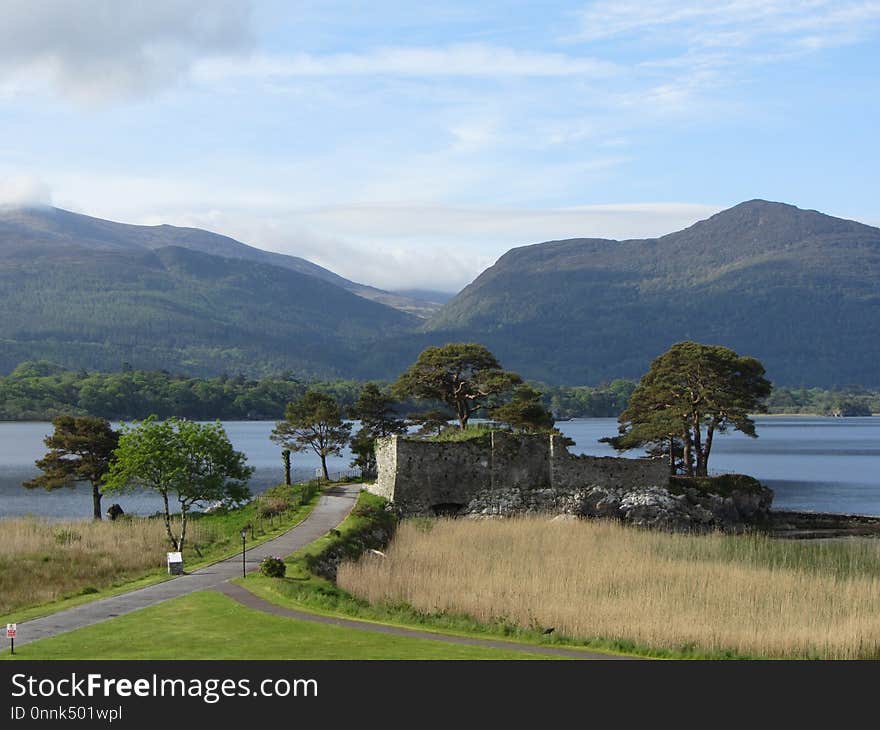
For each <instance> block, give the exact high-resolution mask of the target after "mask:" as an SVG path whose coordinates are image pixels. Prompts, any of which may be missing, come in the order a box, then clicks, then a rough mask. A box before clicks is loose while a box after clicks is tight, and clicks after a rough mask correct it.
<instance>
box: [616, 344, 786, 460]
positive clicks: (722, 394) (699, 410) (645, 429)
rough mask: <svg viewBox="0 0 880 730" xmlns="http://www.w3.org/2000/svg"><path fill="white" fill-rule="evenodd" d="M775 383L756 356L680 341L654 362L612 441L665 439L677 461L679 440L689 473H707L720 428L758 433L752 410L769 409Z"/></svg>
mask: <svg viewBox="0 0 880 730" xmlns="http://www.w3.org/2000/svg"><path fill="white" fill-rule="evenodd" d="M771 387H772V386H771V384H770V381H769V380H767V379H766V378H765V377H764V366H763V365H762V364H761V363H760V361H758V360H757V359H755V358H753V357H745V356H741V355H738V354H737V353H736V352H734V351H733V350H731V349H729V348H727V347H721V346H720V345H703V344H700V343H698V342H689V341H688V342H679V343H677V344H675V345H673V346H672V347H671V348H669V350H668V351H666V352H665V353H663V354H662V355H660V356H659V357H657V358H656V359H655V360H654V361H653V362H652V363H651V367H650V369H649V371H648V372H647V373H646V374H645V375H644V376H643V377H642V379H641V380H640V381H639V384H638V385H637V386H636V389H635V390H634V391H633V394H632V395H631V396H630V400H629V404H628V405H627V408H626V410H625V411H624V412H623V413H621V414H620V417H619V418H618V421H619V423H620V427H619V437H618V438H617V439H614V440H612V441H613V442H615V445H617V446H618V447H619V448H634V447H636V446H644V445H646V444H650V445H653V446H655V447H656V446H657V445H658V444H663V443H665V444H667V447H666V448H668V449H669V451H668V452H667V453H669V455H670V463H671V464H672V465H674V463H675V451H676V442H679V443H680V446H681V453H682V468H683V470H684V472H685V473H686V474H687V475H689V476H706V475H707V474H708V467H709V456H710V454H711V451H712V443H713V438H714V436H715V434H716V433H723V432H724V431H726V430H727V429H728V428H733V429H735V430H737V431H741V432H742V433H744V434H745V435H746V436H750V437H752V438H755V437H757V433H756V432H755V423H754V421H753V420H752V419H751V418H750V414H752V413H756V412H761V411H763V410H764V400H765V399H766V398H767V397H768V396H769V395H770V391H771Z"/></svg>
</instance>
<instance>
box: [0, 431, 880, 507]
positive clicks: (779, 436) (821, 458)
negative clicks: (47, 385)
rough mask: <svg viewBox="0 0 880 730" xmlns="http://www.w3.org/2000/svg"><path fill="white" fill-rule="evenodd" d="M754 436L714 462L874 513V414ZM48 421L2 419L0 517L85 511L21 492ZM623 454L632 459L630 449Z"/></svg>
mask: <svg viewBox="0 0 880 730" xmlns="http://www.w3.org/2000/svg"><path fill="white" fill-rule="evenodd" d="M756 422H757V424H758V434H759V438H757V439H750V438H747V437H746V436H743V435H742V434H739V433H731V434H725V435H723V436H719V437H716V440H715V445H714V447H713V450H712V457H711V460H710V467H711V469H712V471H715V472H718V471H732V472H741V473H744V474H751V475H752V476H754V477H757V478H758V479H760V480H761V481H762V482H764V483H765V484H766V485H767V486H769V487H771V488H772V489H773V490H774V491H775V493H776V496H775V499H774V501H773V505H774V507H776V508H777V509H795V510H812V511H817V512H843V513H858V514H871V515H880V418H805V417H779V416H774V417H763V418H757V419H756ZM223 425H224V427H225V428H226V431H227V433H228V435H229V438H230V440H231V441H232V443H233V445H234V446H235V448H236V449H238V450H239V451H243V452H244V453H245V454H247V457H248V463H249V464H250V465H251V466H253V467H255V469H256V471H255V472H254V476H253V478H252V480H251V489H252V491H253V492H255V493H258V492H260V491H262V490H263V489H265V488H267V487H269V486H271V485H273V484H277V483H279V482H280V481H282V479H283V467H282V463H281V452H280V449H279V447H278V446H277V445H276V444H274V443H273V442H272V441H270V440H269V433H270V432H271V431H272V428H273V427H274V425H275V424H274V422H269V421H227V422H225V423H224V424H223ZM558 426H559V428H560V430H562V431H563V433H565V434H566V435H567V436H570V437H571V438H572V439H574V441H575V444H576V445H575V446H574V447H572V449H571V451H572V452H574V453H582V454H590V455H593V456H614V455H615V452H614V451H613V449H611V448H610V447H609V446H607V445H606V444H600V443H598V439H599V438H601V437H603V436H610V435H614V434H615V433H616V431H617V422H616V421H615V420H614V419H612V418H581V419H574V420H572V421H564V422H561V423H559V424H558ZM51 430H52V426H51V424H49V423H42V422H40V423H34V422H29V423H10V422H4V423H0V517H8V516H15V515H26V514H34V515H40V516H45V517H50V518H55V519H58V518H64V517H70V518H88V517H90V516H91V504H92V503H91V497H90V491H89V488H88V487H87V486H80V487H77V488H75V489H60V490H56V491H53V492H46V491H43V490H27V489H24V488H23V487H22V486H21V483H22V482H23V481H24V480H25V479H29V478H31V477H32V476H34V475H35V474H36V473H37V470H36V468H35V467H34V461H35V460H36V459H38V458H40V457H41V456H43V454H44V453H45V447H44V446H43V438H44V437H45V436H46V435H47V434H48V433H50V432H51ZM627 455H628V456H632V457H635V456H638V455H639V453H638V452H630V453H629V454H627ZM292 457H293V469H294V476H295V478H297V479H304V478H307V477H311V476H314V474H315V469H316V468H318V467H319V466H320V460H319V459H318V457H317V456H316V455H314V454H312V453H307V452H302V453H294V454H293V455H292ZM350 461H351V456H350V454H349V453H348V452H347V451H346V452H343V455H342V456H341V457H332V458H330V459H329V460H328V466H329V469H330V471H331V472H345V471H347V470H348V469H349V462H350ZM113 502H119V503H120V504H121V505H122V507H123V508H124V509H125V511H126V512H129V513H133V514H152V513H154V512H156V511H158V510H159V509H160V508H161V502H160V500H159V499H158V498H156V497H154V496H152V495H147V494H131V495H129V494H126V495H122V496H118V497H105V498H104V505H103V506H104V509H105V510H106V508H107V507H108V506H109V505H110V504H111V503H113Z"/></svg>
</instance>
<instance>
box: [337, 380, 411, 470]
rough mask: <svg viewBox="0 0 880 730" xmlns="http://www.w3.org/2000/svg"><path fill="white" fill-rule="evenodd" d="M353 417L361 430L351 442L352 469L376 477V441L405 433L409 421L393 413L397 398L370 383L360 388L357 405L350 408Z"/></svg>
mask: <svg viewBox="0 0 880 730" xmlns="http://www.w3.org/2000/svg"><path fill="white" fill-rule="evenodd" d="M351 416H352V418H356V419H358V420H359V421H360V422H361V427H360V429H358V431H357V433H355V435H354V436H352V439H351V446H350V448H351V451H352V453H353V454H354V459H353V460H352V462H351V465H352V466H353V467H356V468H358V469H360V471H361V474H363V475H364V476H365V477H374V476H375V475H376V450H375V449H376V439H377V438H381V437H383V436H391V435H393V434H398V433H406V421H404V420H403V419H402V418H400V417H398V415H397V413H396V412H395V410H394V398H392V397H391V396H390V395H389V394H387V393H385V392H383V391H382V389H381V388H380V387H379V385H378V384H376V383H367V384H366V385H364V387H363V388H362V389H361V392H360V396H359V397H358V400H357V403H355V404H354V407H353V408H352V409H351Z"/></svg>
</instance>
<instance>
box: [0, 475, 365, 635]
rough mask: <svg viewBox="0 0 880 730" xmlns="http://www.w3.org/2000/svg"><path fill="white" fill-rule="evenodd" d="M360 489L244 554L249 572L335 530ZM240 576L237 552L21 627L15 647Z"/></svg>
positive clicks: (347, 487)
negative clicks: (199, 566) (231, 555)
mask: <svg viewBox="0 0 880 730" xmlns="http://www.w3.org/2000/svg"><path fill="white" fill-rule="evenodd" d="M360 488H361V485H360V484H341V485H336V486H333V487H331V488H329V489H327V490H325V491H324V493H323V494H322V496H321V498H320V499H319V500H318V504H316V505H315V508H314V509H313V510H312V512H311V514H309V516H308V517H307V518H306V519H305V520H303V521H302V522H301V523H300V524H298V525H297V526H296V527H294V528H292V529H290V530H288V531H287V532H285V533H284V534H283V535H280V536H278V537H276V538H274V539H272V540H269V541H268V542H264V543H263V544H262V545H259V546H257V547H255V548H251V549H249V550H247V551H246V553H245V564H246V567H247V570H248V571H249V572H250V571H252V570H256V569H257V567H258V566H259V564H260V561H261V560H262V559H263V558H264V557H266V556H267V555H290V553H293V552H295V551H296V550H299V549H300V548H301V547H303V546H304V545H308V544H309V543H310V542H313V541H314V540H317V539H318V538H319V537H321V536H322V535H323V534H324V533H326V532H327V531H328V530H330V529H332V528H334V527H336V525H338V524H339V523H340V522H342V520H344V519H345V517H346V515H348V513H349V512H350V511H351V509H352V507H353V506H354V503H355V501H356V500H357V496H358V493H359V492H360ZM241 573H242V567H241V554H240V553H239V554H238V555H236V556H235V557H232V558H229V559H227V560H222V561H220V562H219V563H214V564H213V565H208V566H206V567H204V568H200V569H199V570H195V571H193V572H192V573H188V574H186V575H181V576H178V577H176V578H173V579H171V580H167V581H165V582H163V583H157V584H155V585H151V586H147V587H146V588H139V589H137V590H134V591H130V592H128V593H122V594H120V595H118V596H111V597H109V598H101V599H99V600H97V601H92V602H91V603H85V604H83V605H81V606H75V607H74V608H68V609H66V610H64V611H59V612H58V613H53V614H51V615H49V616H43V617H41V618H36V619H32V620H31V621H25V622H23V623H20V624H19V625H18V636H16V638H15V643H16V645H18V646H22V645H24V644H28V643H30V642H31V641H37V640H38V639H45V638H47V637H50V636H57V635H58V634H63V633H66V632H67V631H73V630H74V629H79V628H82V627H83V626H91V625H92V624H96V623H99V622H101V621H106V620H107V619H111V618H114V617H116V616H121V615H123V614H126V613H131V612H132V611H137V610H139V609H141V608H146V607H147V606H152V605H154V604H156V603H161V602H162V601H167V600H169V599H170V598H177V597H178V596H183V595H186V594H187V593H192V592H193V591H201V590H205V589H209V588H217V587H218V586H221V585H222V584H223V583H225V582H226V581H228V580H229V579H230V578H237V577H238V576H240V575H241Z"/></svg>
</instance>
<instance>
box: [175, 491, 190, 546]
mask: <svg viewBox="0 0 880 730" xmlns="http://www.w3.org/2000/svg"><path fill="white" fill-rule="evenodd" d="M188 512H189V505H188V504H186V503H185V502H181V503H180V540H179V541H178V543H177V550H178V552H183V543H184V542H185V541H186V515H187V513H188Z"/></svg>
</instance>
